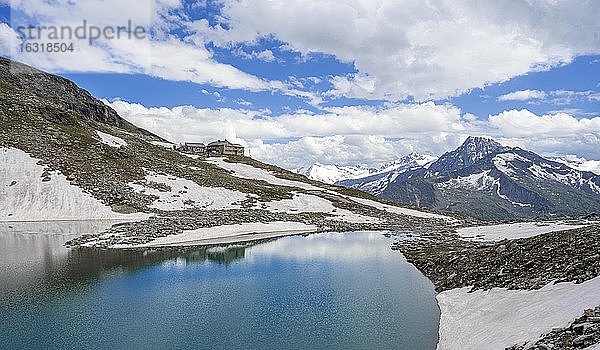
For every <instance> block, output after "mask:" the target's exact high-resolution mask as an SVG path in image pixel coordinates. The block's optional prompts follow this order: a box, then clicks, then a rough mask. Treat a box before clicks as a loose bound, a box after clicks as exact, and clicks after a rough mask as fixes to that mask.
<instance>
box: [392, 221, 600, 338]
mask: <svg viewBox="0 0 600 350" xmlns="http://www.w3.org/2000/svg"><path fill="white" fill-rule="evenodd" d="M539 224H540V225H547V223H539ZM571 224H573V225H581V224H584V225H587V226H585V227H578V228H575V229H567V230H561V231H552V232H548V233H543V234H539V235H534V236H533V237H526V238H515V239H503V240H501V241H475V239H476V237H470V238H466V237H460V236H458V235H456V234H454V232H453V230H449V231H444V232H437V233H428V234H424V235H418V236H414V235H412V234H409V235H404V236H399V240H398V241H397V242H396V243H395V244H394V245H393V247H392V248H393V249H398V250H400V251H401V252H402V253H403V254H404V255H405V257H406V258H407V260H408V261H409V262H411V263H412V264H414V265H415V266H416V267H417V268H418V269H419V270H420V271H421V272H423V273H424V274H425V275H426V276H428V277H429V279H430V280H432V281H433V283H434V285H435V287H436V291H438V293H439V294H438V296H437V299H438V304H439V305H440V309H441V311H442V317H441V321H440V343H439V344H438V349H455V348H473V349H475V348H477V349H488V348H489V349H504V348H510V349H584V348H587V347H588V346H590V345H593V344H598V345H600V344H599V342H600V318H598V317H596V312H597V311H598V310H600V306H599V304H600V294H598V292H597V291H598V288H599V287H600V255H599V252H600V246H599V241H600V240H599V238H600V226H599V225H598V223H597V222H596V223H594V222H590V221H574V222H571ZM514 225H515V226H514V227H518V226H517V225H518V224H514ZM461 230H462V229H459V231H461ZM507 233H508V236H509V237H510V236H514V237H519V236H520V235H519V233H518V232H507ZM594 308H595V309H596V311H594V310H593V309H594ZM584 310H585V311H584ZM581 313H583V314H584V315H583V316H581Z"/></svg>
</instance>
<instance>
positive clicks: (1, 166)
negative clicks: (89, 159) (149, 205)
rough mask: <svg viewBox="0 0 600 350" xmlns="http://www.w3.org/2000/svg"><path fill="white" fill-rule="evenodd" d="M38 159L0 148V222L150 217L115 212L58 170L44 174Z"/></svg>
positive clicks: (16, 150)
mask: <svg viewBox="0 0 600 350" xmlns="http://www.w3.org/2000/svg"><path fill="white" fill-rule="evenodd" d="M38 161H39V159H35V158H32V157H31V156H30V155H29V154H27V153H25V152H23V151H21V150H19V149H16V148H0V198H2V200H0V221H54V220H63V221H69V220H100V219H118V220H123V221H128V220H142V219H145V218H147V217H148V215H147V214H142V213H136V214H127V215H126V214H120V213H115V212H113V211H112V210H111V208H110V207H109V206H107V205H105V204H103V203H102V202H100V201H99V200H97V199H95V198H94V197H92V196H91V195H89V194H87V193H85V192H83V190H82V189H81V188H79V187H77V186H74V185H72V184H71V183H70V182H69V181H68V180H67V178H66V176H64V175H63V174H61V173H59V172H58V171H50V172H48V173H47V176H46V177H42V175H43V173H44V171H45V170H44V167H43V166H40V165H37V163H38ZM42 180H45V181H42Z"/></svg>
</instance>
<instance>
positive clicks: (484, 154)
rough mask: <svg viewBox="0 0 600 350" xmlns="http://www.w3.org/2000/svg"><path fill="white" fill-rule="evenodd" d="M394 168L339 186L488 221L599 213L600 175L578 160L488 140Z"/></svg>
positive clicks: (410, 158)
mask: <svg viewBox="0 0 600 350" xmlns="http://www.w3.org/2000/svg"><path fill="white" fill-rule="evenodd" d="M394 163H395V164H396V165H397V166H396V167H395V168H393V169H390V170H388V171H380V172H372V173H368V174H367V175H366V176H364V177H356V176H354V177H351V178H346V179H343V180H338V181H337V182H336V184H339V185H342V186H346V187H352V188H356V189H360V190H363V191H365V192H369V193H371V194H374V195H377V196H379V197H381V198H385V199H388V200H392V201H396V202H400V203H404V204H411V205H417V206H421V207H427V208H433V209H438V210H445V211H452V212H460V213H464V214H468V215H471V216H474V217H477V218H480V219H487V220H505V219H513V218H522V217H533V216H544V215H550V216H580V215H586V214H590V213H592V212H595V213H599V212H600V176H599V175H597V174H595V173H593V172H590V171H583V170H578V169H576V167H589V166H590V162H585V161H582V160H581V159H579V158H573V157H571V158H566V159H562V158H560V159H557V158H554V159H548V158H544V157H542V156H540V155H538V154H536V153H533V152H530V151H527V150H524V149H521V148H518V147H507V146H502V145H501V144H499V143H498V142H496V141H494V140H492V139H489V138H481V137H469V138H468V139H467V140H466V141H465V142H464V143H463V144H462V145H461V146H460V147H458V148H457V149H456V150H454V151H451V152H447V153H445V154H443V155H442V156H441V157H439V159H435V158H434V157H431V156H419V155H415V154H411V155H408V156H406V157H403V158H401V159H400V160H398V161H395V162H394ZM567 164H569V165H571V166H569V165H567ZM321 167H323V166H321ZM311 168H312V167H311ZM340 168H341V167H340ZM309 176H310V174H309ZM340 177H343V176H341V175H340Z"/></svg>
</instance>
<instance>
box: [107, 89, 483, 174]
mask: <svg viewBox="0 0 600 350" xmlns="http://www.w3.org/2000/svg"><path fill="white" fill-rule="evenodd" d="M105 103H107V104H109V105H110V106H112V107H113V108H114V109H115V110H116V111H117V112H118V113H119V114H120V115H121V116H123V117H124V118H125V119H127V120H129V121H130V122H132V123H134V124H136V125H139V126H140V127H142V128H145V129H148V130H150V131H152V132H155V133H157V134H158V135H160V136H162V137H165V138H167V139H169V140H171V141H174V142H183V141H204V142H208V141H211V140H213V139H223V138H228V139H231V140H236V141H238V142H241V143H243V144H246V145H248V147H249V149H250V153H251V154H252V156H253V157H256V158H258V159H261V160H264V161H267V162H272V163H274V164H279V165H282V166H286V167H299V166H306V165H310V164H312V163H314V162H317V161H318V162H321V163H330V162H333V163H341V164H344V163H365V164H376V163H379V162H383V161H388V160H390V159H395V158H397V157H399V156H401V155H404V154H406V153H409V152H413V151H416V152H422V153H442V152H444V151H447V150H448V149H450V148H452V147H455V146H457V145H458V144H459V143H460V142H461V141H462V140H463V139H464V138H465V137H466V135H467V134H472V133H477V129H478V128H479V126H478V124H477V123H479V122H477V121H474V120H471V119H469V118H462V117H461V114H460V110H459V109H458V108H456V107H454V106H451V105H436V104H434V103H433V102H428V103H422V104H390V105H388V106H385V107H379V108H375V107H370V106H353V107H335V108H330V109H328V110H327V112H326V113H325V114H314V113H312V112H308V111H302V110H298V111H296V112H295V113H289V114H283V115H279V116H271V115H270V114H269V113H268V112H267V111H257V110H248V109H230V108H220V109H210V108H196V107H192V106H179V107H173V108H166V107H160V108H157V107H151V108H148V107H144V106H142V105H140V104H135V103H128V102H126V101H121V100H114V101H113V102H108V101H105Z"/></svg>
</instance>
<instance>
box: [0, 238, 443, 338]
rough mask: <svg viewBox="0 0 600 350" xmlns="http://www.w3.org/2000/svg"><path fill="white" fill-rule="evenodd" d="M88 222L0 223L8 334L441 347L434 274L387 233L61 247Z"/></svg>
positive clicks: (3, 328)
mask: <svg viewBox="0 0 600 350" xmlns="http://www.w3.org/2000/svg"><path fill="white" fill-rule="evenodd" d="M92 229H93V228H81V227H80V228H77V227H75V228H73V227H72V228H70V229H64V228H63V229H56V228H55V229H53V230H52V229H50V230H48V228H46V229H44V230H40V231H43V232H45V233H43V234H40V233H32V232H34V231H35V228H31V227H30V228H28V229H23V228H22V227H21V228H15V227H14V226H13V227H12V228H11V229H8V228H7V227H6V226H4V227H3V226H0V271H1V272H0V312H1V313H2V318H1V320H0V344H3V346H4V347H6V348H10V349H20V348H23V349H24V348H56V349H58V348H82V349H83V348H139V349H163V348H195V349H223V348H242V349H258V348H260V349H315V348H337V349H367V348H368V349H434V348H435V344H436V342H437V327H438V321H439V310H438V308H437V305H436V303H435V294H434V291H433V286H432V285H431V283H430V282H429V281H428V280H427V279H426V278H425V277H424V276H422V275H421V274H420V273H419V272H418V271H417V270H416V269H415V268H414V267H413V266H412V265H410V264H408V263H406V261H405V259H404V258H403V257H402V255H401V254H399V253H398V252H394V251H392V250H390V249H389V244H390V243H391V241H390V240H389V239H386V238H385V237H383V236H382V235H381V234H380V233H365V232H356V233H346V234H316V235H309V236H306V237H301V236H293V237H284V238H280V239H276V240H271V241H267V242H262V243H259V244H255V245H247V246H233V247H229V248H222V247H215V248H209V249H206V248H196V249H186V250H162V251H156V250H153V251H112V250H104V251H101V250H89V249H66V248H64V247H63V243H64V242H66V241H68V240H69V239H71V238H73V237H74V236H76V235H78V234H80V233H82V232H90V231H89V230H92Z"/></svg>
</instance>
